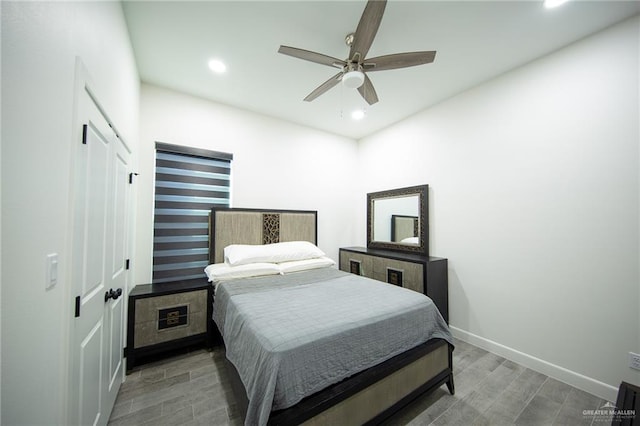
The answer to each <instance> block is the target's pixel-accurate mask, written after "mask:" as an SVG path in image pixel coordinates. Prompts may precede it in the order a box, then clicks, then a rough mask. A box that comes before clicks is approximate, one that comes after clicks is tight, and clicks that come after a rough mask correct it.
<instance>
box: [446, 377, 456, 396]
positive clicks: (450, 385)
mask: <svg viewBox="0 0 640 426" xmlns="http://www.w3.org/2000/svg"><path fill="white" fill-rule="evenodd" d="M447 389H449V393H450V394H451V395H455V394H456V388H455V386H454V385H453V373H452V374H451V375H450V376H449V380H447Z"/></svg>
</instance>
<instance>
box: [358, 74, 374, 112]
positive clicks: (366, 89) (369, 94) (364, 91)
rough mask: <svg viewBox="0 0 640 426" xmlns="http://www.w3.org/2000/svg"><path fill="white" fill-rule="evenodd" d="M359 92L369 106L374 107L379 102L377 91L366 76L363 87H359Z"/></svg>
mask: <svg viewBox="0 0 640 426" xmlns="http://www.w3.org/2000/svg"><path fill="white" fill-rule="evenodd" d="M358 92H360V94H361V95H362V97H363V98H364V100H365V101H367V103H368V104H369V105H373V104H375V103H376V102H378V95H377V94H376V89H374V88H373V83H372V82H371V80H370V79H369V76H367V75H366V74H365V75H364V83H363V84H362V86H360V87H358Z"/></svg>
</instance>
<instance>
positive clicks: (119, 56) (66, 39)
mask: <svg viewBox="0 0 640 426" xmlns="http://www.w3.org/2000/svg"><path fill="white" fill-rule="evenodd" d="M76 56H79V57H81V59H82V61H83V62H84V65H85V67H86V69H87V70H88V72H89V76H90V78H91V80H92V82H93V88H94V89H95V91H96V93H97V95H98V97H99V100H100V101H101V103H102V106H103V107H104V108H105V110H106V112H107V114H109V116H110V118H111V119H112V121H113V122H114V123H115V125H116V127H117V128H118V130H119V132H120V134H121V135H122V137H123V140H125V141H127V142H128V143H129V144H130V145H131V146H133V147H135V146H136V143H137V131H138V130H137V126H138V100H139V81H138V75H137V70H136V66H135V62H134V59H133V54H132V50H131V47H130V42H129V37H128V32H127V29H126V25H125V21H124V17H123V14H122V10H121V6H120V3H118V2H70V3H63V2H4V1H3V2H2V309H1V311H2V313H1V316H2V383H1V387H2V417H1V419H0V422H2V423H3V424H7V425H9V424H11V425H14V424H28V425H38V424H46V425H50V424H65V423H66V409H65V404H66V386H67V383H66V377H67V365H66V364H67V358H68V340H67V339H68V336H67V329H68V322H69V320H70V316H71V315H72V314H73V313H72V310H71V308H72V306H73V303H72V298H71V296H70V295H69V294H68V290H69V286H70V283H69V281H68V276H69V275H68V268H69V260H70V247H69V243H70V233H69V232H70V230H69V227H68V225H69V217H70V214H71V211H70V210H71V209H70V196H71V194H70V187H71V183H70V176H71V171H70V169H71V165H72V150H71V146H72V145H71V144H72V122H73V112H74V105H73V95H74V93H73V91H74V78H75V76H74V67H75V60H76ZM48 253H58V254H59V256H60V257H59V261H60V264H59V277H58V285H57V286H56V287H54V288H52V289H50V290H49V291H45V282H44V281H45V256H46V255H47V254H48Z"/></svg>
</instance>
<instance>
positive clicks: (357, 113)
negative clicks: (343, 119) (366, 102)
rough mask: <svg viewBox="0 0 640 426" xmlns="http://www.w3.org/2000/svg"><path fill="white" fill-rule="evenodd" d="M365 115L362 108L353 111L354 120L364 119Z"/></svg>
mask: <svg viewBox="0 0 640 426" xmlns="http://www.w3.org/2000/svg"><path fill="white" fill-rule="evenodd" d="M364 116H365V113H364V111H363V110H361V109H357V110H355V111H353V112H352V113H351V118H353V119H354V120H362V119H363V118H364Z"/></svg>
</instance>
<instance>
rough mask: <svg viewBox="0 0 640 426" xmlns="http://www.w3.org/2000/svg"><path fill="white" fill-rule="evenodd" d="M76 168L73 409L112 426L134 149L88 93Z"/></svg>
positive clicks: (83, 420)
mask: <svg viewBox="0 0 640 426" xmlns="http://www.w3.org/2000/svg"><path fill="white" fill-rule="evenodd" d="M78 114H79V115H78V120H79V121H80V122H81V123H82V129H81V132H79V133H78V134H79V138H78V139H79V140H78V141H77V142H76V144H75V146H74V150H77V152H76V161H75V173H74V213H73V214H74V229H73V240H72V247H73V249H72V250H73V251H72V259H71V264H72V275H71V279H72V282H71V290H72V295H73V296H74V298H75V299H74V301H73V302H74V305H75V318H74V319H73V321H72V326H71V332H70V339H71V351H70V357H71V365H70V391H69V397H70V411H69V420H70V422H71V423H73V424H81V425H104V424H106V423H107V421H108V420H109V414H110V413H111V410H112V408H113V404H114V401H115V397H116V395H117V392H118V389H119V387H120V384H121V383H122V372H123V365H122V364H123V363H122V358H123V354H122V352H123V318H124V295H121V296H119V297H117V298H115V296H114V297H108V296H110V295H114V294H115V293H114V292H117V291H118V289H119V290H120V291H121V292H122V293H126V275H127V274H126V269H125V257H126V248H127V240H126V238H127V232H126V231H127V229H128V223H127V217H128V201H129V200H128V179H127V171H128V167H129V154H130V153H129V151H128V150H127V149H126V146H125V145H124V144H123V143H122V142H121V141H120V140H119V138H117V137H116V135H115V133H114V132H113V130H112V129H111V127H110V126H109V123H108V122H107V120H106V119H105V117H104V116H103V115H102V113H101V112H100V110H99V109H98V107H97V106H96V104H95V102H94V101H93V99H92V98H91V96H90V95H89V93H88V92H87V91H86V90H83V92H82V94H81V95H80V96H79V99H78Z"/></svg>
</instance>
